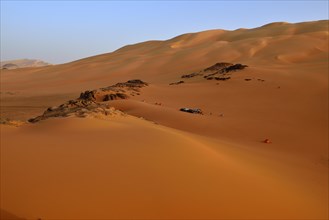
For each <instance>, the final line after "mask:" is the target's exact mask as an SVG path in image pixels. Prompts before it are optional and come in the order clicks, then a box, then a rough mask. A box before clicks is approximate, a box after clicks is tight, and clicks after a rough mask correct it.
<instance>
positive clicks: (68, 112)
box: [28, 79, 148, 123]
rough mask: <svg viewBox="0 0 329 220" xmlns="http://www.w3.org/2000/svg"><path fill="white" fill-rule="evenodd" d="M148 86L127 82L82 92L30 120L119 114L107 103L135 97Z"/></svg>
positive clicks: (142, 83)
mask: <svg viewBox="0 0 329 220" xmlns="http://www.w3.org/2000/svg"><path fill="white" fill-rule="evenodd" d="M147 85H148V84H147V83H145V82H143V81H142V80H139V79H135V80H129V81H127V82H125V83H117V84H115V85H112V86H108V87H105V88H100V89H96V90H87V91H85V92H82V93H81V94H80V96H79V97H78V98H77V99H75V100H69V101H67V102H65V103H63V104H61V105H59V106H53V107H49V108H48V109H47V110H46V111H45V112H44V113H43V114H42V115H40V116H38V117H35V118H31V119H29V120H28V121H29V122H31V123H35V122H39V121H41V120H45V119H48V118H52V117H68V116H77V117H88V116H95V115H96V116H97V117H100V116H99V115H111V114H119V113H120V111H118V110H115V109H114V108H112V107H111V106H110V103H109V101H112V100H117V99H128V98H129V97H130V95H132V96H133V95H135V94H136V95H137V94H139V91H140V89H141V88H142V87H144V86H147Z"/></svg>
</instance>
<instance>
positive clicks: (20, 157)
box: [0, 21, 329, 219]
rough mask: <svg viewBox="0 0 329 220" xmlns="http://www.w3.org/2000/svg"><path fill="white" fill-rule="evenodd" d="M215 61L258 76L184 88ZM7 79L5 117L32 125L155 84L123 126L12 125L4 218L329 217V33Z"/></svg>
mask: <svg viewBox="0 0 329 220" xmlns="http://www.w3.org/2000/svg"><path fill="white" fill-rule="evenodd" d="M217 62H231V63H242V64H246V65H248V68H246V69H244V70H241V71H236V72H233V73H232V75H231V79H229V80H227V81H214V80H205V79H204V78H203V77H193V78H190V79H182V78H181V76H182V75H183V74H190V73H193V72H197V71H200V70H203V69H205V68H207V67H209V66H211V65H213V64H215V63H217ZM0 76H1V117H9V118H12V119H22V120H26V119H28V118H31V117H35V116H38V115H40V114H42V113H43V111H44V110H45V109H46V108H47V107H49V106H55V105H60V104H62V103H64V102H65V101H67V100H70V99H75V98H77V97H79V94H80V92H81V91H84V90H92V89H96V88H100V87H106V86H110V85H113V84H115V83H117V82H124V81H127V80H130V79H136V78H139V79H142V80H143V81H146V82H148V83H149V86H148V87H145V88H143V89H141V91H140V95H137V96H132V97H130V98H129V99H128V100H115V101H110V102H109V103H110V105H112V106H113V107H115V108H117V109H120V110H122V111H124V112H125V113H126V114H128V115H125V116H115V117H110V118H108V119H105V120H104V119H91V118H89V119H80V118H74V117H71V118H65V119H48V120H45V121H42V122H40V123H36V124H29V125H24V126H21V127H18V128H16V127H11V126H6V125H1V126H0V128H1V209H3V210H4V211H2V212H4V214H2V215H7V216H12V217H10V218H16V219H19V218H26V219H37V218H42V219H70V218H71V219H72V218H75V219H95V218H98V219H109V218H114V219H118V218H123V219H124V218H125V219H132V218H139V219H157V218H158V219H207V218H208V219H327V218H328V208H327V207H328V133H329V130H328V21H315V22H304V23H298V24H290V23H284V22H281V23H272V24H268V25H264V26H262V27H259V28H255V29H238V30H235V31H225V30H211V31H205V32H199V33H191V34H184V35H181V36H178V37H175V38H173V39H169V40H167V41H149V42H143V43H140V44H135V45H128V46H125V47H123V48H121V49H119V50H117V51H115V52H113V53H109V54H103V55H99V56H95V57H90V58H86V59H82V60H78V61H75V62H72V63H67V64H62V65H54V66H47V67H41V68H25V69H16V70H2V71H1V75H0ZM246 79H247V80H246ZM180 80H184V81H185V83H183V84H179V85H169V83H173V82H177V81H180ZM155 103H161V105H158V104H155ZM182 107H190V108H201V109H202V110H203V112H204V115H194V114H188V113H184V112H180V111H179V108H182ZM135 116H136V117H135ZM139 117H142V118H143V119H141V118H139ZM266 138H269V139H270V140H271V141H272V143H271V144H265V143H263V140H265V139H266ZM2 212H1V213H2ZM15 216H18V217H15Z"/></svg>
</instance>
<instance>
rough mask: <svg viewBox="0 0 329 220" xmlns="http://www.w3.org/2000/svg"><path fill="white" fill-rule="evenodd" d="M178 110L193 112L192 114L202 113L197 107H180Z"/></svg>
mask: <svg viewBox="0 0 329 220" xmlns="http://www.w3.org/2000/svg"><path fill="white" fill-rule="evenodd" d="M179 111H182V112H188V113H193V114H203V113H202V110H201V109H199V108H181V109H179Z"/></svg>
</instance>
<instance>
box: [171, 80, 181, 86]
mask: <svg viewBox="0 0 329 220" xmlns="http://www.w3.org/2000/svg"><path fill="white" fill-rule="evenodd" d="M182 83H184V81H182V80H181V81H178V82H173V83H170V84H169V85H170V86H172V85H179V84H182Z"/></svg>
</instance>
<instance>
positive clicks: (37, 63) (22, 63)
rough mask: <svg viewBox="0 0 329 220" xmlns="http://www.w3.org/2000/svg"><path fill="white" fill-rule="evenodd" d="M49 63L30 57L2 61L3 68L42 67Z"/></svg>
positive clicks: (0, 63) (0, 64)
mask: <svg viewBox="0 0 329 220" xmlns="http://www.w3.org/2000/svg"><path fill="white" fill-rule="evenodd" d="M48 65H50V64H49V63H46V62H44V61H41V60H30V59H22V60H9V61H1V62H0V66H1V69H17V68H26V67H41V66H48Z"/></svg>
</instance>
